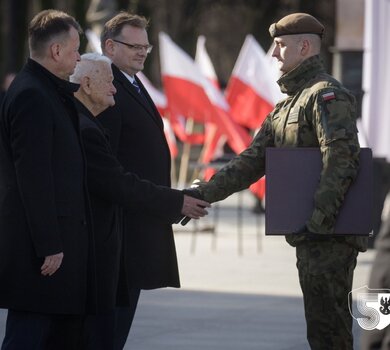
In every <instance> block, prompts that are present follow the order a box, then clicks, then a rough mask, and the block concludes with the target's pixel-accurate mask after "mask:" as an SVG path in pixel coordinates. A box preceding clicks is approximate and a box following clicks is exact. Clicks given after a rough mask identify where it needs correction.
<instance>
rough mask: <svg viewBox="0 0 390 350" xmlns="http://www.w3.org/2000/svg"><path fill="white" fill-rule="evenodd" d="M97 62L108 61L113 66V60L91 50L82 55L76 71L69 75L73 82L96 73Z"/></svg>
mask: <svg viewBox="0 0 390 350" xmlns="http://www.w3.org/2000/svg"><path fill="white" fill-rule="evenodd" d="M96 63H106V64H108V65H109V66H111V63H112V61H111V60H110V59H109V58H108V57H107V56H103V55H101V54H100V53H97V52H90V53H85V54H83V55H81V57H80V62H77V65H76V67H75V70H74V73H73V74H72V75H71V76H70V77H69V80H70V81H71V82H72V83H80V82H81V80H82V78H83V77H85V76H91V75H94V74H95V73H96Z"/></svg>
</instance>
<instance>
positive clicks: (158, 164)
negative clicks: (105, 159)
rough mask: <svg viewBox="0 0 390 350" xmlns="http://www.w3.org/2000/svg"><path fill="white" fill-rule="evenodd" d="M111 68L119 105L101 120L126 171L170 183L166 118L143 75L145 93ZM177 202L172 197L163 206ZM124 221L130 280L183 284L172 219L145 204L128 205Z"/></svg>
mask: <svg viewBox="0 0 390 350" xmlns="http://www.w3.org/2000/svg"><path fill="white" fill-rule="evenodd" d="M112 69H113V73H114V85H115V87H116V89H117V93H116V95H115V101H116V104H115V106H114V107H111V108H108V109H107V110H106V111H104V112H103V113H102V114H101V115H99V116H98V119H99V121H100V122H101V123H102V124H103V126H104V127H106V128H108V129H109V131H110V141H111V145H112V148H113V151H114V153H115V154H116V156H117V158H118V160H119V162H120V163H121V164H122V166H123V167H124V169H125V170H126V171H130V172H133V173H135V174H137V175H138V176H139V177H140V178H142V179H146V180H149V181H151V182H153V183H155V184H157V185H163V186H170V184H171V182H170V170H171V158H170V153H169V148H168V144H167V142H166V139H165V136H164V129H163V123H162V119H161V116H160V115H159V113H158V111H157V109H156V107H155V105H154V104H153V102H152V100H151V98H150V96H149V94H148V93H147V91H146V90H145V88H144V87H143V85H142V83H141V82H140V81H139V80H138V78H136V79H137V82H138V84H139V86H140V87H141V90H142V92H143V94H144V96H140V95H139V94H138V92H137V91H136V89H135V88H134V87H133V85H132V84H131V83H130V82H129V81H128V80H127V78H126V77H125V76H124V75H123V73H122V72H121V71H120V70H119V69H118V68H117V67H116V66H115V65H113V66H112ZM178 204H179V203H177V202H174V201H171V202H170V203H168V204H167V203H165V204H161V205H162V206H168V207H177V206H178ZM124 222H125V234H124V238H123V242H124V244H123V253H124V259H125V264H124V266H125V271H126V275H127V280H126V281H125V282H126V284H127V285H128V286H130V287H135V288H141V289H152V288H160V287H167V286H171V287H179V286H180V282H179V273H178V267H177V259H176V250H175V243H174V239H173V233H172V226H171V222H170V221H169V220H166V219H162V218H160V217H157V216H155V215H151V213H149V212H147V211H145V210H144V209H143V208H141V207H134V208H131V209H125V210H124Z"/></svg>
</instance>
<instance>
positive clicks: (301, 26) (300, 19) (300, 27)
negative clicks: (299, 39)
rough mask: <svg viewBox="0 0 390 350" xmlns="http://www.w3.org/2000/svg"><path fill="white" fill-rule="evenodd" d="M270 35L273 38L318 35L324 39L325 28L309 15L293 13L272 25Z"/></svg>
mask: <svg viewBox="0 0 390 350" xmlns="http://www.w3.org/2000/svg"><path fill="white" fill-rule="evenodd" d="M269 33H270V34H271V37H272V38H275V37H277V36H282V35H292V34H318V35H319V36H320V37H322V34H323V33H324V26H323V25H322V24H321V23H320V21H318V20H317V19H316V18H314V17H313V16H311V15H309V14H307V13H293V14H291V15H288V16H286V17H283V18H282V19H281V20H279V21H278V22H276V23H273V24H271V26H270V27H269Z"/></svg>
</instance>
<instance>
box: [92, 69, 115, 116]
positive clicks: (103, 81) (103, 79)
mask: <svg viewBox="0 0 390 350" xmlns="http://www.w3.org/2000/svg"><path fill="white" fill-rule="evenodd" d="M96 68H97V70H96V72H95V74H94V75H93V76H91V77H90V81H89V87H90V91H91V93H90V99H91V102H92V103H93V106H94V109H95V110H96V111H97V114H98V113H101V112H103V111H104V110H105V109H106V108H108V107H110V106H113V105H114V104H115V100H114V95H115V93H116V89H115V87H114V85H113V83H112V81H113V79H114V77H113V75H112V70H111V66H110V65H109V64H108V63H106V62H99V63H97V64H96Z"/></svg>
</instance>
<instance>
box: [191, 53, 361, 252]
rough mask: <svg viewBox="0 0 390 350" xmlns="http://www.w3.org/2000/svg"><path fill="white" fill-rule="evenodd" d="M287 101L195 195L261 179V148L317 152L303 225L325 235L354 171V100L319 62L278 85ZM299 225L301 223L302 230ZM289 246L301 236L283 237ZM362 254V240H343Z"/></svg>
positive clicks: (209, 196) (211, 195) (224, 193)
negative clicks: (317, 171) (319, 163)
mask: <svg viewBox="0 0 390 350" xmlns="http://www.w3.org/2000/svg"><path fill="white" fill-rule="evenodd" d="M278 84H279V86H280V88H281V91H282V92H284V93H287V95H288V97H287V98H286V99H284V100H282V101H280V102H279V103H278V104H277V105H276V106H275V109H274V110H273V111H272V112H271V113H270V114H269V115H268V116H267V118H266V120H265V121H264V123H263V125H262V127H261V129H260V131H259V132H258V133H257V135H256V136H255V138H254V139H253V141H252V143H251V145H250V146H249V147H248V148H247V149H246V150H245V151H243V152H242V153H241V154H239V155H238V156H236V157H235V158H234V159H233V160H232V161H230V162H229V163H228V164H227V165H226V166H225V167H224V168H222V169H221V170H220V171H219V172H218V173H217V174H215V175H214V176H213V177H212V178H211V179H210V181H209V182H208V183H202V184H201V186H200V187H199V191H200V193H201V195H202V196H203V198H204V199H205V200H206V201H209V202H215V201H219V200H222V199H224V198H226V197H228V196H229V195H231V194H232V193H234V192H237V191H240V190H243V189H245V188H248V187H249V186H250V185H251V184H252V183H253V182H255V181H257V180H258V179H259V178H260V177H262V176H263V175H264V174H265V149H266V147H319V148H320V150H321V153H322V160H323V170H322V173H321V178H320V181H319V184H318V188H317V191H316V193H315V198H314V202H315V205H314V211H313V213H312V215H311V217H310V218H308V220H307V222H306V227H307V228H308V230H309V231H310V232H314V233H320V234H331V233H332V232H333V229H334V225H335V221H336V217H337V214H338V211H339V208H340V206H341V204H342V202H343V199H344V196H345V193H346V192H347V190H348V188H349V186H350V184H351V182H352V181H353V180H354V178H355V177H356V175H357V172H358V168H359V151H360V147H359V142H358V139H357V128H356V110H355V99H354V97H353V96H352V95H351V94H350V93H349V92H348V91H347V90H346V89H345V88H344V87H343V86H342V85H341V84H340V83H339V82H338V81H337V80H335V79H334V78H333V77H331V76H330V75H328V74H326V73H325V71H324V68H323V65H322V62H321V59H320V58H319V56H313V57H310V58H308V59H307V60H305V61H304V62H302V63H301V64H300V65H299V66H298V67H296V68H295V69H293V70H292V71H290V72H288V73H286V74H284V75H283V76H282V77H281V78H280V79H279V81H278ZM304 224H305V223H302V226H303V225H304ZM286 239H287V241H288V242H289V243H290V244H291V245H293V246H295V245H296V244H297V243H298V242H300V241H304V240H305V239H306V236H305V235H297V234H295V235H287V236H286ZM345 240H346V241H347V243H349V244H351V245H353V246H355V247H356V248H357V249H359V250H361V251H364V250H365V249H366V245H367V238H366V237H363V238H362V237H352V236H346V237H345Z"/></svg>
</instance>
